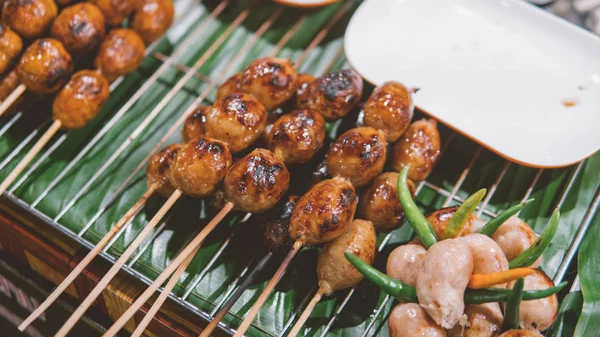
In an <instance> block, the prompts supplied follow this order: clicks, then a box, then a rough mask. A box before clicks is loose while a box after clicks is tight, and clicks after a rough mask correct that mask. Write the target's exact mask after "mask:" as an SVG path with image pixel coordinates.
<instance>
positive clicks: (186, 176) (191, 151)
mask: <svg viewBox="0 0 600 337" xmlns="http://www.w3.org/2000/svg"><path fill="white" fill-rule="evenodd" d="M231 162H232V158H231V152H229V149H228V148H227V144H225V143H223V142H221V141H219V140H216V139H212V138H204V137H201V138H196V139H193V140H191V141H190V142H188V143H187V144H185V145H184V146H182V147H181V149H180V150H179V151H178V152H177V156H176V157H175V161H174V162H173V165H172V166H171V169H170V170H169V182H170V183H171V185H172V186H173V187H174V188H178V189H181V191H182V192H183V193H185V194H187V195H190V196H193V197H199V198H201V197H207V196H209V195H210V194H211V193H212V192H214V190H215V189H216V188H217V186H219V184H221V182H222V180H223V178H224V177H225V174H226V173H227V170H228V169H229V167H230V166H231Z"/></svg>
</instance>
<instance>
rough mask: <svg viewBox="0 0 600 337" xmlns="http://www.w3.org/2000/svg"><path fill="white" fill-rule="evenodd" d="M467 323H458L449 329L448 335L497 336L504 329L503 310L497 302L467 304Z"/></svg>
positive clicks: (458, 336)
mask: <svg viewBox="0 0 600 337" xmlns="http://www.w3.org/2000/svg"><path fill="white" fill-rule="evenodd" d="M465 315H466V316H467V317H466V318H467V322H466V323H467V324H465V325H464V326H463V325H460V324H457V325H456V326H455V327H454V328H453V329H451V330H448V337H496V336H498V333H500V331H501V329H502V322H503V321H504V316H502V310H500V305H499V304H498V303H497V302H494V303H483V304H467V306H466V307H465Z"/></svg>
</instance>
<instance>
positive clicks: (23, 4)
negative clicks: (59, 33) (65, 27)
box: [2, 0, 58, 39]
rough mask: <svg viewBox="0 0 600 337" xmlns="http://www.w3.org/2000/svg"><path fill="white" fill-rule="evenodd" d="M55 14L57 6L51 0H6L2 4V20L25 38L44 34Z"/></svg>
mask: <svg viewBox="0 0 600 337" xmlns="http://www.w3.org/2000/svg"><path fill="white" fill-rule="evenodd" d="M56 14H58V8H57V7H56V4H55V3H54V1H53V0H27V1H23V0H6V1H4V4H3V5H2V22H4V23H6V24H8V25H9V26H10V28H12V29H13V30H14V31H15V32H17V34H19V35H20V36H21V37H23V38H25V39H34V38H37V37H40V36H41V35H42V34H44V32H46V31H47V30H48V28H50V25H51V24H52V21H54V19H55V18H56Z"/></svg>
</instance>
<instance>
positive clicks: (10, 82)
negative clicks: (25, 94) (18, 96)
mask: <svg viewBox="0 0 600 337" xmlns="http://www.w3.org/2000/svg"><path fill="white" fill-rule="evenodd" d="M18 85H19V76H18V75H17V70H16V69H13V70H12V71H10V72H9V73H7V74H4V75H2V79H1V80H0V101H3V100H5V99H6V97H8V95H10V94H11V93H12V92H13V91H14V90H15V89H16V88H17V86H18Z"/></svg>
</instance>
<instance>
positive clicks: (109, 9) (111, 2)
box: [89, 0, 139, 26]
mask: <svg viewBox="0 0 600 337" xmlns="http://www.w3.org/2000/svg"><path fill="white" fill-rule="evenodd" d="M137 1H139V0H89V2H91V3H93V4H94V5H96V6H98V8H100V10H101V11H102V14H104V18H105V20H106V24H107V25H109V26H118V25H120V24H121V23H122V22H123V20H125V19H127V17H129V16H130V15H131V13H133V10H134V9H135V6H136V3H137Z"/></svg>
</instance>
